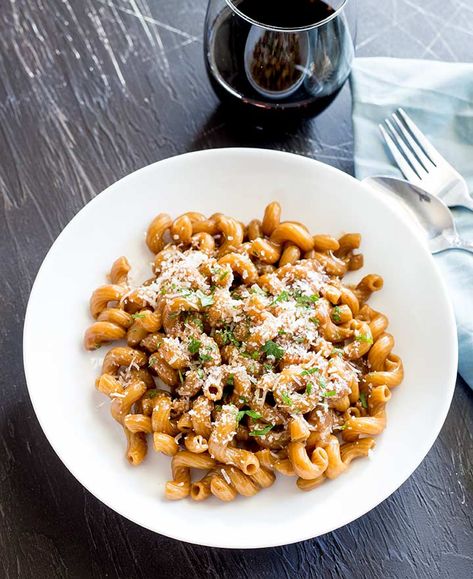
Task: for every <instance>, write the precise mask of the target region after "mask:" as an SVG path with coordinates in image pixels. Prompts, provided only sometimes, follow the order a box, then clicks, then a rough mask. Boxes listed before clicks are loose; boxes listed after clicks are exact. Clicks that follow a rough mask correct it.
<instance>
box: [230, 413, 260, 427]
mask: <svg viewBox="0 0 473 579" xmlns="http://www.w3.org/2000/svg"><path fill="white" fill-rule="evenodd" d="M244 416H249V417H250V418H254V419H255V420H257V419H258V418H261V414H260V413H259V412H256V411H255V410H240V411H239V412H238V414H237V416H236V421H237V423H238V424H239V423H240V422H241V421H242V419H243V417H244Z"/></svg>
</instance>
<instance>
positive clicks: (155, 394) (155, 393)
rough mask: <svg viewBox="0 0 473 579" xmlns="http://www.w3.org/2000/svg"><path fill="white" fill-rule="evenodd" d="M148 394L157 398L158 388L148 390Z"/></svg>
mask: <svg viewBox="0 0 473 579" xmlns="http://www.w3.org/2000/svg"><path fill="white" fill-rule="evenodd" d="M146 395H147V396H148V398H155V397H156V396H157V395H158V391H157V390H156V388H153V389H152V390H148V392H146Z"/></svg>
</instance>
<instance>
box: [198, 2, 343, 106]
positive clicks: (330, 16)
mask: <svg viewBox="0 0 473 579" xmlns="http://www.w3.org/2000/svg"><path fill="white" fill-rule="evenodd" d="M353 30H354V18H353V10H352V8H351V4H350V3H349V2H348V0H330V3H327V2H325V1H323V0H294V1H293V2H291V9H290V10H288V8H287V2H285V1H284V0H259V1H258V2H254V1H253V0H210V1H209V5H208V9H207V16H206V23H205V37H204V49H205V58H206V65H207V71H208V74H209V78H210V80H211V83H212V85H213V87H214V89H215V91H216V92H217V94H218V95H219V96H220V97H221V99H222V100H223V101H226V102H232V103H234V104H239V105H244V108H245V109H246V110H247V111H249V110H253V111H286V112H290V111H292V112H308V113H317V112H319V111H320V110H323V108H325V107H326V106H327V105H328V104H329V103H330V102H331V101H332V100H333V99H334V98H335V96H336V95H337V94H338V92H339V91H340V89H341V88H342V87H343V85H344V83H345V81H346V80H347V78H348V76H349V74H350V70H351V64H352V61H353V57H354V44H353V35H352V32H353Z"/></svg>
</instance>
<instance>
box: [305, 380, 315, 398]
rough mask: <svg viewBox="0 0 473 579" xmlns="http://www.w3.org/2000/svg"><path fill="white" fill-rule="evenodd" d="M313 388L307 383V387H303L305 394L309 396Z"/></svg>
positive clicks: (310, 383)
mask: <svg viewBox="0 0 473 579" xmlns="http://www.w3.org/2000/svg"><path fill="white" fill-rule="evenodd" d="M313 387H314V385H313V384H312V382H309V383H308V384H307V386H306V387H305V393H306V394H307V395H308V396H310V395H311V394H312V388H313Z"/></svg>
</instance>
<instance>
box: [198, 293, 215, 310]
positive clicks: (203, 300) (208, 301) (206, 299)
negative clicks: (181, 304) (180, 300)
mask: <svg viewBox="0 0 473 579" xmlns="http://www.w3.org/2000/svg"><path fill="white" fill-rule="evenodd" d="M195 295H196V297H197V298H198V299H199V301H200V305H201V306H202V307H203V308H207V307H208V306H211V305H212V304H213V303H214V298H213V296H208V295H206V294H204V292H203V291H202V290H197V291H196V292H195Z"/></svg>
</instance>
